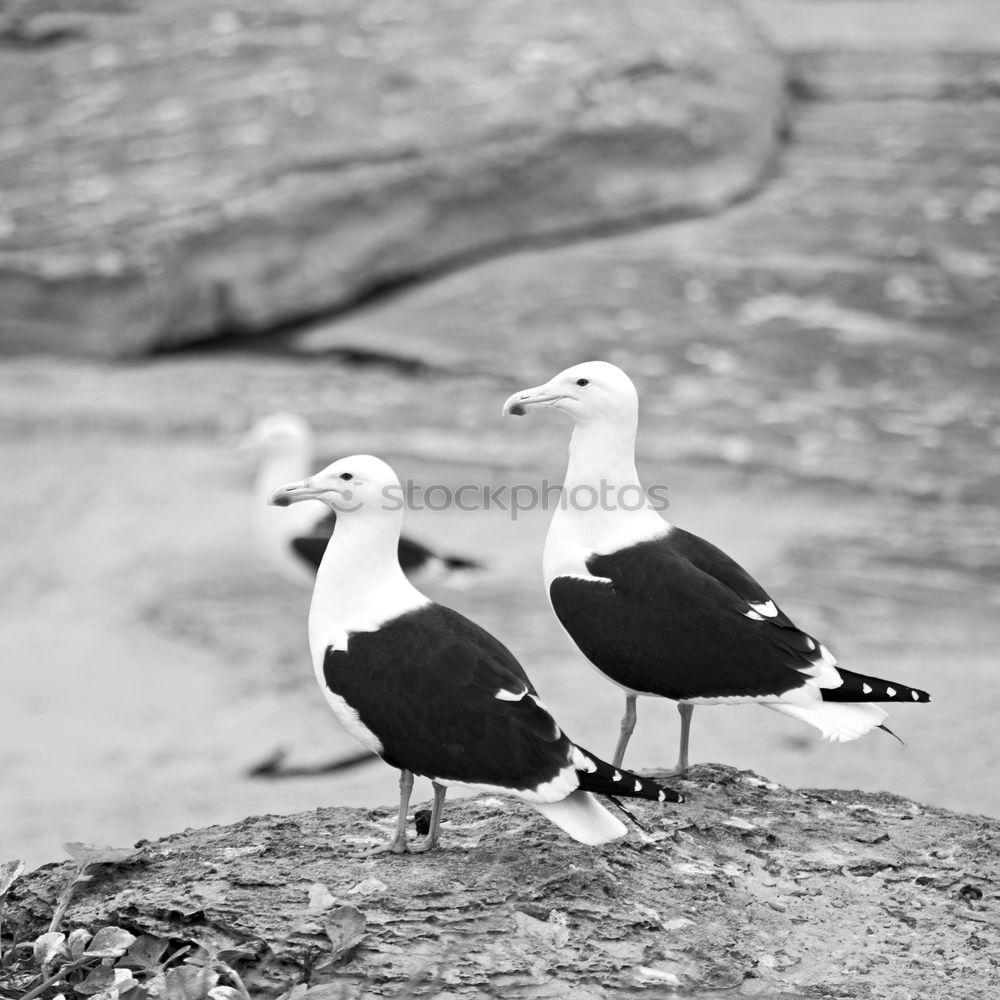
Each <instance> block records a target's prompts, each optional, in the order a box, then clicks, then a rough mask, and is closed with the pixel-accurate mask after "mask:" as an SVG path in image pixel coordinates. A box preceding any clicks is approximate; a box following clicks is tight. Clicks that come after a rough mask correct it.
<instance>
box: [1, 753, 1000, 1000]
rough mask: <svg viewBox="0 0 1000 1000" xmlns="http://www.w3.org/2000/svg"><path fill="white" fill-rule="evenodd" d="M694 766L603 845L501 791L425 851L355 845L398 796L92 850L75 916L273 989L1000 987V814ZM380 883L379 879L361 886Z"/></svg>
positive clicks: (29, 897) (453, 817) (818, 991)
mask: <svg viewBox="0 0 1000 1000" xmlns="http://www.w3.org/2000/svg"><path fill="white" fill-rule="evenodd" d="M681 785H682V786H683V789H684V792H685V794H686V795H688V796H689V801H688V802H687V803H685V804H683V805H680V806H676V807H670V808H663V807H659V806H655V805H649V804H647V803H634V802H630V803H629V807H630V809H631V810H633V811H634V812H635V813H636V815H637V817H639V819H640V821H641V822H642V824H643V825H644V827H645V828H646V830H647V833H646V834H645V835H639V834H637V833H635V832H633V834H632V835H631V836H630V838H629V839H628V840H627V841H618V842H615V843H612V844H609V845H607V846H606V847H604V848H600V849H594V848H587V847H583V846H581V845H579V844H576V843H574V842H573V841H572V840H570V839H569V838H568V837H566V836H565V835H564V834H563V833H562V832H561V831H559V830H557V829H556V828H555V827H554V826H552V825H551V824H549V823H547V822H546V821H545V820H544V819H542V818H541V817H540V816H539V815H538V814H537V813H535V812H534V811H533V810H531V809H529V808H527V807H525V806H522V805H519V804H517V803H514V802H511V801H510V800H504V801H503V802H501V801H500V800H498V799H496V798H480V799H478V800H472V801H469V800H466V801H462V802H459V801H453V802H451V803H450V804H449V805H448V806H447V809H446V813H445V824H444V827H443V832H442V844H443V849H442V850H440V851H437V852H433V853H431V854H426V855H409V856H406V857H392V856H389V857H385V856H383V857H381V858H378V859H373V860H364V861H362V860H358V859H355V858H352V857H351V856H350V855H349V854H348V853H347V852H348V850H349V849H351V848H354V847H358V846H366V845H368V844H371V843H375V842H377V841H379V840H384V839H387V837H388V833H389V830H390V827H391V824H392V820H393V811H392V810H390V809H378V810H359V809H342V808H341V809H337V808H335V809H321V810H316V811H314V812H306V813H299V814H297V815H294V816H260V817H251V818H249V819H247V820H244V821H243V822H241V823H237V824H235V825H232V826H224V827H220V826H215V827H209V828H207V829H204V830H188V831H185V832H184V833H181V834H177V835H175V836H172V837H167V838H165V839H163V840H159V841H156V842H155V843H152V844H149V845H148V846H146V847H145V849H144V851H143V856H142V858H141V860H140V861H139V863H138V864H130V865H128V866H124V867H121V868H118V869H112V868H105V869H104V870H103V872H102V871H101V870H99V869H94V871H95V875H96V877H95V879H94V880H93V881H92V882H90V883H88V884H86V885H84V886H80V887H79V888H78V889H77V895H76V899H75V901H74V902H73V903H72V904H71V906H70V908H69V911H68V913H67V917H66V922H65V927H66V929H69V928H71V927H78V926H82V927H87V928H88V929H90V930H96V929H97V928H99V927H100V926H102V925H105V924H108V923H114V924H117V925H119V926H121V927H124V928H126V929H128V930H131V931H132V932H133V933H136V934H138V933H150V934H155V935H158V936H160V937H168V938H171V939H173V940H174V941H176V942H178V943H180V942H188V941H190V942H194V941H197V942H198V943H199V944H200V945H201V946H203V947H207V948H211V947H213V946H214V947H226V948H229V949H234V948H236V949H239V950H240V951H242V952H243V954H242V955H240V956H239V957H238V958H235V959H232V961H233V962H234V963H236V964H238V966H239V971H240V973H241V975H242V977H243V978H244V979H245V980H246V982H247V985H248V986H249V988H250V989H251V991H252V993H253V995H255V996H258V995H259V996H268V995H270V996H273V995H275V994H276V993H278V992H279V991H281V990H285V989H288V988H289V987H291V986H292V985H293V984H295V983H298V982H309V983H311V984H313V985H315V984H318V983H321V982H333V983H336V984H339V985H341V986H345V985H346V984H348V983H357V984H359V985H361V986H362V987H363V990H362V992H363V993H364V995H365V996H399V991H400V990H401V989H406V988H409V989H411V990H414V989H415V988H416V987H417V986H418V984H419V985H422V984H424V983H427V982H434V983H435V984H436V986H437V989H436V990H434V989H433V988H432V992H434V993H439V994H440V995H442V996H450V997H482V996H495V995H497V994H498V993H501V994H502V995H503V996H505V997H542V996H544V997H579V996H581V995H585V996H589V997H619V996H622V995H633V993H635V994H638V993H639V992H640V991H641V990H643V988H644V987H645V988H649V987H652V988H653V990H652V991H651V994H649V995H657V996H659V995H661V994H660V993H659V992H655V988H656V987H657V986H659V988H660V989H661V990H662V989H663V988H664V987H666V988H670V995H671V996H672V995H673V988H679V989H682V990H683V992H684V995H691V994H690V991H697V990H711V991H715V990H720V989H738V990H739V993H740V995H750V996H759V995H765V996H774V997H777V996H782V997H785V996H804V995H808V996H837V997H848V996H849V997H853V998H856V1000H877V998H882V997H887V996H891V995H895V994H894V993H893V992H892V991H893V990H899V989H901V988H903V987H906V986H907V985H909V984H911V983H919V984H920V996H921V997H922V998H923V1000H951V998H953V997H955V996H962V997H967V998H969V1000H979V998H983V1000H986V998H987V997H989V998H990V1000H992V997H993V996H994V995H995V987H994V986H993V985H991V981H992V980H994V979H995V975H996V969H995V964H994V963H995V955H996V954H997V949H998V948H1000V918H998V914H997V906H996V904H997V890H996V885H997V880H998V879H1000V865H998V854H997V843H998V838H1000V824H998V822H997V821H996V820H989V819H986V818H984V817H977V816H963V815H960V814H956V813H949V812H947V811H945V810H940V809H931V808H927V807H924V806H920V805H917V804H916V803H913V802H910V801H908V800H906V799H903V798H900V797H898V796H894V795H888V794H885V793H882V794H865V793H861V792H852V791H791V790H789V789H786V788H782V787H780V786H778V785H776V784H773V783H771V782H767V781H765V780H764V779H761V778H759V777H758V776H756V775H755V774H753V773H752V772H750V771H737V770H735V769H733V768H729V767H721V766H718V765H703V766H700V767H697V768H695V769H694V771H693V773H692V775H691V780H689V781H684V782H682V783H681ZM71 867H72V866H71V865H69V864H64V865H62V866H55V865H51V866H46V868H43V869H41V870H39V871H37V872H34V873H32V874H31V875H29V876H27V877H25V878H24V879H22V881H21V882H19V883H16V884H15V886H14V889H13V891H12V893H11V896H12V900H11V904H10V905H9V908H8V914H7V919H6V921H5V926H11V927H13V928H14V929H15V930H16V931H17V932H18V933H19V934H20V935H21V937H22V938H28V939H30V938H31V937H32V936H34V935H36V934H38V933H40V932H41V931H42V930H44V929H45V927H46V926H47V922H48V919H49V916H50V915H51V912H52V910H53V908H54V906H55V902H56V899H57V898H58V896H59V893H60V891H61V890H62V887H63V885H64V884H65V880H66V878H67V877H68V875H69V873H70V870H71ZM373 879H377V880H378V883H379V885H380V886H381V889H380V890H379V891H378V892H376V893H373V894H370V895H359V894H358V893H357V892H356V891H355V890H356V889H357V887H358V885H359V884H362V883H364V882H365V881H366V880H368V881H372V880H373ZM317 885H319V886H323V887H325V890H326V891H325V892H324V891H322V890H317V889H316V886H317ZM338 907H350V908H351V910H350V911H349V913H350V915H351V917H352V919H353V925H354V926H355V927H360V926H361V925H362V922H363V935H362V936H361V939H360V941H359V942H358V943H357V944H356V946H354V947H351V948H350V949H349V950H348V951H347V952H346V953H343V954H341V955H339V956H331V955H330V939H329V937H327V934H326V933H324V929H323V922H324V920H325V919H328V918H329V916H330V915H333V916H336V915H337V914H338V913H343V912H344V911H343V910H338ZM355 911H360V916H359V915H358V913H356V912H355ZM331 957H332V961H331ZM758 987H762V989H759V988H758ZM581 990H584V991H586V992H584V993H581ZM644 995H647V994H645V993H644ZM697 995H701V994H700V993H698V994H697Z"/></svg>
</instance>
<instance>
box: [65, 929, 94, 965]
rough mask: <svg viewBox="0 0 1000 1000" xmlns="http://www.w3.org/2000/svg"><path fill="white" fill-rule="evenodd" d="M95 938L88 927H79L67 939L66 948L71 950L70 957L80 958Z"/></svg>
mask: <svg viewBox="0 0 1000 1000" xmlns="http://www.w3.org/2000/svg"><path fill="white" fill-rule="evenodd" d="M93 936H94V935H93V934H91V933H90V931H88V930H87V928H86V927H77V929H76V930H75V931H72V932H71V933H70V935H69V937H68V938H66V947H67V948H69V954H70V957H71V958H73V959H77V958H79V957H80V956H81V955H82V954H83V952H84V949H85V948H86V947H87V945H88V943H89V942H90V939H91V938H92V937H93Z"/></svg>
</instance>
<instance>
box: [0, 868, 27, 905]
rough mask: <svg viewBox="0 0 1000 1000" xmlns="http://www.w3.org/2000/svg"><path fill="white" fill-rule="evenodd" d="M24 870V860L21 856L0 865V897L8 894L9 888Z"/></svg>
mask: <svg viewBox="0 0 1000 1000" xmlns="http://www.w3.org/2000/svg"><path fill="white" fill-rule="evenodd" d="M23 871H24V862H23V861H22V860H21V859H20V858H16V859H15V860H14V861H5V862H4V863H3V864H2V865H0V899H3V897H4V896H6V895H7V890H8V889H9V888H10V887H11V886H12V885H13V884H14V883H15V882H16V881H17V880H18V879H19V878H20V877H21V873H22V872H23Z"/></svg>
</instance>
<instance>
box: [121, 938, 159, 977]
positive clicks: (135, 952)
mask: <svg viewBox="0 0 1000 1000" xmlns="http://www.w3.org/2000/svg"><path fill="white" fill-rule="evenodd" d="M169 946H170V941H169V940H168V939H167V938H161V937H156V936H155V935H153V934H140V935H139V936H138V937H137V938H136V939H135V941H133V942H132V944H131V945H130V946H129V949H128V952H127V953H126V954H125V957H124V958H123V959H122V960H121V961H120V962H119V963H118V965H119V966H120V967H121V968H123V969H135V970H136V971H138V972H152V971H153V970H154V969H158V968H159V967H160V963H161V962H162V960H163V955H164V953H165V952H166V950H167V948H168V947H169Z"/></svg>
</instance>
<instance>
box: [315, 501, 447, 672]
mask: <svg viewBox="0 0 1000 1000" xmlns="http://www.w3.org/2000/svg"><path fill="white" fill-rule="evenodd" d="M402 523H403V512H402V510H400V511H399V512H398V513H397V512H395V511H368V510H361V511H356V512H353V513H351V514H348V515H344V514H341V515H340V516H339V517H338V519H337V527H336V529H335V530H334V532H333V537H332V538H331V539H330V543H329V545H327V547H326V553H325V554H324V556H323V561H322V562H321V563H320V565H319V570H318V571H317V573H316V584H315V587H314V588H313V598H312V604H311V605H310V608H309V645H310V648H311V650H312V654H313V660H314V662H315V661H316V658H317V657H319V658H320V659H322V657H323V656H324V655H325V653H326V649H327V647H328V646H330V645H333V646H334V648H337V649H344V648H346V643H347V633H349V632H371V631H374V630H375V629H377V628H378V627H379V626H380V625H381V624H383V622H386V621H389V620H390V619H392V618H397V617H398V616H399V615H402V614H405V613H406V612H407V611H412V610H414V609H415V608H418V607H423V606H424V605H425V604H429V603H430V601H429V599H428V598H426V597H425V596H424V595H423V594H421V593H420V591H419V590H417V589H416V587H414V586H413V584H411V583H410V581H409V580H407V579H406V577H405V576H404V575H403V571H402V569H400V566H399V556H398V547H399V533H400V529H401V527H402Z"/></svg>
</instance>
